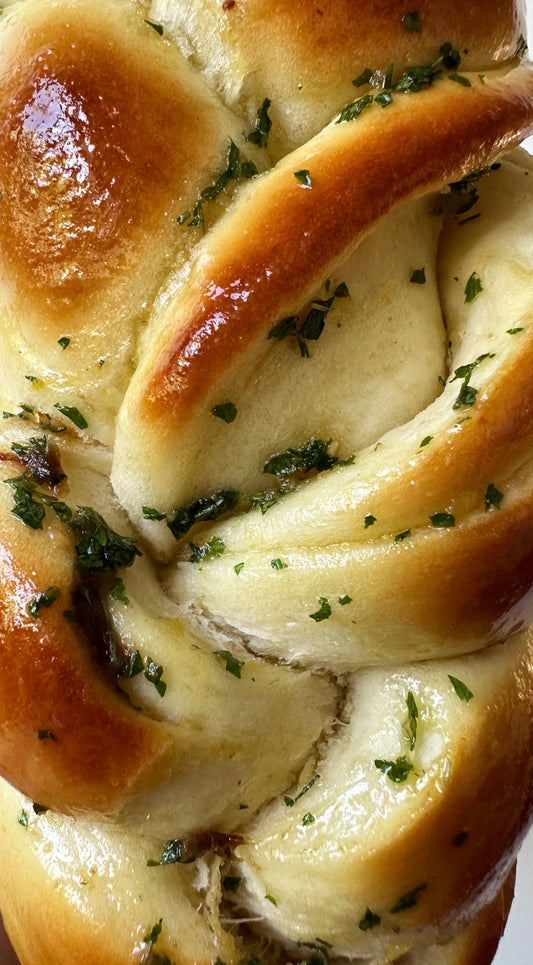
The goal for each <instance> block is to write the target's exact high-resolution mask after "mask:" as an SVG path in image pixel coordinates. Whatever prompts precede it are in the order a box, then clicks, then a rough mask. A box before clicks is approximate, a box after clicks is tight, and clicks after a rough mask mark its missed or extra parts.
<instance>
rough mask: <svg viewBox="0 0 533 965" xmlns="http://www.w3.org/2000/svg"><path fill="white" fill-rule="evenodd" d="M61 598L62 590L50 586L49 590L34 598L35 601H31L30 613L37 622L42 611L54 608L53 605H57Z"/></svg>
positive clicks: (29, 605) (29, 604)
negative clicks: (56, 602)
mask: <svg viewBox="0 0 533 965" xmlns="http://www.w3.org/2000/svg"><path fill="white" fill-rule="evenodd" d="M60 596H61V590H60V589H59V587H58V586H49V587H48V589H47V590H43V592H42V593H38V594H37V596H34V598H33V600H30V602H29V603H28V613H29V614H30V616H31V617H33V619H34V620H37V618H38V616H39V613H40V611H41V610H43V609H47V608H48V607H49V606H52V603H55V601H56V600H58V599H59V597H60Z"/></svg>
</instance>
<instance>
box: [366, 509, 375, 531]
mask: <svg viewBox="0 0 533 965" xmlns="http://www.w3.org/2000/svg"><path fill="white" fill-rule="evenodd" d="M375 522H376V517H375V516H372V513H367V515H366V516H365V529H368V527H369V526H373V525H374V523H375Z"/></svg>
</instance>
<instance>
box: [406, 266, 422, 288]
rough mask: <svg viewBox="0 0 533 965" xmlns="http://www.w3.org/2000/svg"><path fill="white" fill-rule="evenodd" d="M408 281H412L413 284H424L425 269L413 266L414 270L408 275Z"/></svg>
mask: <svg viewBox="0 0 533 965" xmlns="http://www.w3.org/2000/svg"><path fill="white" fill-rule="evenodd" d="M409 281H410V282H412V283H413V285H425V284H426V269H425V268H415V270H414V271H413V272H412V273H411V277H410V279H409Z"/></svg>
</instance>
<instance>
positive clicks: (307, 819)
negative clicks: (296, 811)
mask: <svg viewBox="0 0 533 965" xmlns="http://www.w3.org/2000/svg"><path fill="white" fill-rule="evenodd" d="M315 820H316V818H315V816H314V814H311V811H307V812H306V814H304V816H303V818H302V824H303V825H304V827H307V826H308V825H309V824H314V823H315Z"/></svg>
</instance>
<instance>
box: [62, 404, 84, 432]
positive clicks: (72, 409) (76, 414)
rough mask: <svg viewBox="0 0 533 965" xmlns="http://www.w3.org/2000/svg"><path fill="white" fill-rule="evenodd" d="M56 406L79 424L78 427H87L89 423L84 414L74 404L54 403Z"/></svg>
mask: <svg viewBox="0 0 533 965" xmlns="http://www.w3.org/2000/svg"><path fill="white" fill-rule="evenodd" d="M54 408H56V409H57V410H58V412H61V415H64V416H65V417H66V418H67V419H70V421H71V422H73V423H74V425H75V426H77V428H78V429H86V428H87V426H88V425H89V423H88V422H87V419H86V418H85V416H84V415H82V414H81V412H80V410H79V409H77V408H76V406H73V405H61V404H60V403H59V402H56V403H55V404H54Z"/></svg>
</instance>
